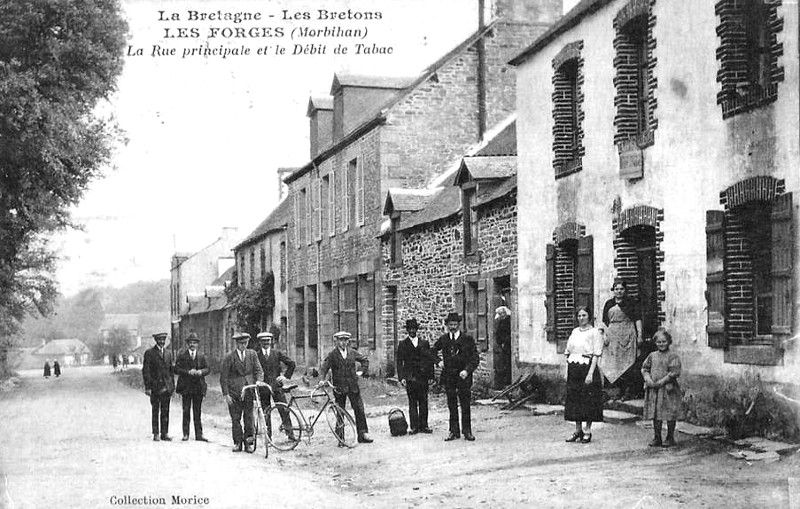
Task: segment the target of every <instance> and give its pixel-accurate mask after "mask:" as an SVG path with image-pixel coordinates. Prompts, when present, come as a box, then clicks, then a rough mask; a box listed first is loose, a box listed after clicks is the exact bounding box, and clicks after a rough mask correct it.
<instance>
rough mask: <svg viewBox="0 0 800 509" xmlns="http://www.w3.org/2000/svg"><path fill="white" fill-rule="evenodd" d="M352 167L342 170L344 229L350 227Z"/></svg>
mask: <svg viewBox="0 0 800 509" xmlns="http://www.w3.org/2000/svg"><path fill="white" fill-rule="evenodd" d="M349 174H350V168H349V167H348V168H346V169H345V170H344V171H343V172H342V194H341V195H340V196H341V197H342V231H343V232H346V231H347V230H348V228H350V182H349V180H350V175H349Z"/></svg>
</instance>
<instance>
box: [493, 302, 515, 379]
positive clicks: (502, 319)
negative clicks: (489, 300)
mask: <svg viewBox="0 0 800 509" xmlns="http://www.w3.org/2000/svg"><path fill="white" fill-rule="evenodd" d="M494 342H495V343H496V344H497V355H496V356H495V359H496V362H497V378H498V382H499V383H498V385H499V386H500V387H505V386H507V385H511V310H510V309H508V308H507V307H506V306H500V307H498V308H497V309H496V310H495V312H494ZM498 388H499V387H498Z"/></svg>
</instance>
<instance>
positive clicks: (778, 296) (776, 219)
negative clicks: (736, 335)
mask: <svg viewBox="0 0 800 509" xmlns="http://www.w3.org/2000/svg"><path fill="white" fill-rule="evenodd" d="M793 249H794V232H793V230H792V193H787V194H783V195H781V196H779V197H778V198H777V199H776V200H775V203H774V204H773V205H772V334H774V335H780V336H787V335H791V333H792V307H793V305H794V299H792V291H793V288H792V250H793Z"/></svg>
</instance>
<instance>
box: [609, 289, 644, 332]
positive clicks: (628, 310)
mask: <svg viewBox="0 0 800 509" xmlns="http://www.w3.org/2000/svg"><path fill="white" fill-rule="evenodd" d="M615 305H617V301H616V300H614V299H613V298H611V299H608V300H607V301H606V303H605V305H604V306H603V323H604V324H606V325H608V324H609V318H608V312H609V311H611V308H613V307H614V306H615ZM619 308H620V309H621V310H622V312H623V313H625V316H627V317H628V320H630V321H631V322H634V323H635V322H636V320H641V319H642V314H641V312H640V311H639V303H638V302H636V301H635V300H633V299H632V298H631V297H628V296H627V295H626V296H625V297H623V298H622V302H620V303H619Z"/></svg>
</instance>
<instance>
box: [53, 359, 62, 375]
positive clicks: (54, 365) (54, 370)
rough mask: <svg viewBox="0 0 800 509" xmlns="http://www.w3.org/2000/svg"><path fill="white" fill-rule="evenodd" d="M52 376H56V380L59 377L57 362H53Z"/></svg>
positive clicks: (59, 368) (59, 367)
mask: <svg viewBox="0 0 800 509" xmlns="http://www.w3.org/2000/svg"><path fill="white" fill-rule="evenodd" d="M53 374H54V375H56V378H58V377H60V376H61V365H60V364H59V363H58V361H53Z"/></svg>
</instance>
